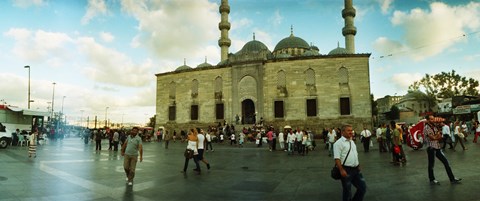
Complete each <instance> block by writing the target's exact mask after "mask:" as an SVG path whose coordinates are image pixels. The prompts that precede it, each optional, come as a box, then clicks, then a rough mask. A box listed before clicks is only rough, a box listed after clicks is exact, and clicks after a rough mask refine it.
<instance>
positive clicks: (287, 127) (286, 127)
mask: <svg viewBox="0 0 480 201" xmlns="http://www.w3.org/2000/svg"><path fill="white" fill-rule="evenodd" d="M283 128H284V129H292V127H291V126H289V125H286V126H285V127H283Z"/></svg>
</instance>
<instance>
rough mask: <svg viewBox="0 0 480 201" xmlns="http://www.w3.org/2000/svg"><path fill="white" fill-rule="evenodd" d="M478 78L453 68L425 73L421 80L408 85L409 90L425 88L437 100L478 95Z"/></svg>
mask: <svg viewBox="0 0 480 201" xmlns="http://www.w3.org/2000/svg"><path fill="white" fill-rule="evenodd" d="M478 86H479V82H478V80H475V79H473V78H466V77H462V76H460V75H459V74H457V73H456V72H455V70H452V71H451V72H441V73H439V74H435V75H433V76H431V75H429V74H425V77H423V78H422V79H421V80H419V81H415V82H414V83H413V84H412V85H410V86H409V87H408V89H409V91H420V90H421V89H423V90H424V91H425V94H426V95H427V96H429V97H430V98H433V99H435V100H437V99H444V98H451V97H453V96H461V95H468V96H478V94H479V92H478V89H477V87H478Z"/></svg>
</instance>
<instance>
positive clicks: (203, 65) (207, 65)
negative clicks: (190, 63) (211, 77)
mask: <svg viewBox="0 0 480 201" xmlns="http://www.w3.org/2000/svg"><path fill="white" fill-rule="evenodd" d="M211 66H212V64H209V63H207V62H205V63H201V64H199V65H198V66H197V68H205V67H211Z"/></svg>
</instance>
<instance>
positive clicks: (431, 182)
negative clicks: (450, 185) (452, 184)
mask: <svg viewBox="0 0 480 201" xmlns="http://www.w3.org/2000/svg"><path fill="white" fill-rule="evenodd" d="M430 185H440V182H439V181H437V180H432V181H430Z"/></svg>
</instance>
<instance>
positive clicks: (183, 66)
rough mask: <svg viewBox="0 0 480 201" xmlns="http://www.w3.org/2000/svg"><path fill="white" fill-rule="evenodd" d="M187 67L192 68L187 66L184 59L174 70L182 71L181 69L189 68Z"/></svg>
mask: <svg viewBox="0 0 480 201" xmlns="http://www.w3.org/2000/svg"><path fill="white" fill-rule="evenodd" d="M189 69H192V67H190V66H187V62H186V60H185V59H184V60H183V65H181V66H179V67H177V69H175V71H182V70H189Z"/></svg>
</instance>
